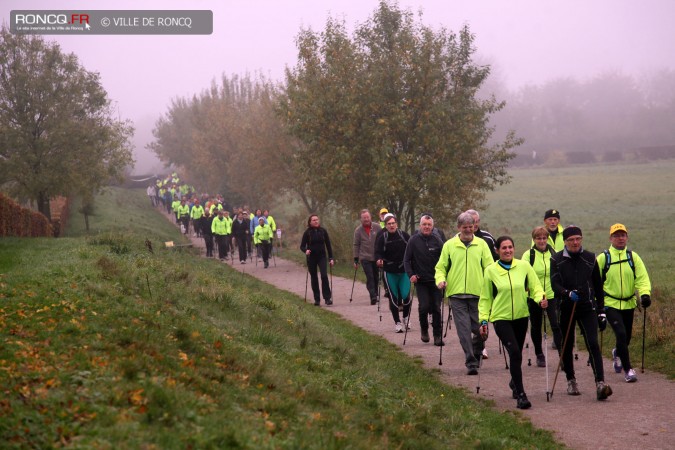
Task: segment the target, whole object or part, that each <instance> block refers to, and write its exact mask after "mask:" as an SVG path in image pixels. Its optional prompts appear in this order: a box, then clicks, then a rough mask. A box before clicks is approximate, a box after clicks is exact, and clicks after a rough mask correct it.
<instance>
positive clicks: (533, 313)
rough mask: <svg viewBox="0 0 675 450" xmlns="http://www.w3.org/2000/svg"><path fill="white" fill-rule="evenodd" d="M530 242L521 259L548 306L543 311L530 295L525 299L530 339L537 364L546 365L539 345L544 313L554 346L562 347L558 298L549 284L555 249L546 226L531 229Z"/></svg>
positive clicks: (539, 365)
mask: <svg viewBox="0 0 675 450" xmlns="http://www.w3.org/2000/svg"><path fill="white" fill-rule="evenodd" d="M532 242H534V244H533V245H532V247H531V248H529V249H528V250H525V253H523V257H522V258H521V259H522V260H523V261H527V262H529V263H530V265H531V266H532V268H533V269H534V272H535V273H536V274H537V278H539V283H540V284H541V287H542V289H543V290H544V293H545V294H546V298H547V299H548V302H549V306H550V307H549V308H546V311H545V312H544V311H543V310H542V309H541V308H540V307H539V305H538V304H537V303H536V302H535V301H534V300H532V297H531V296H530V297H529V298H528V299H527V306H528V307H529V309H530V339H532V344H533V345H534V352H535V354H536V355H537V366H538V367H546V358H544V351H543V349H542V346H541V326H542V323H543V322H544V313H545V314H546V315H547V316H548V321H549V322H550V323H551V332H552V333H553V342H554V344H555V347H554V348H562V332H561V331H560V320H558V300H557V299H556V298H555V297H554V296H553V287H552V286H551V256H553V254H554V253H555V252H556V251H555V249H554V248H553V247H552V246H551V244H550V243H549V232H548V230H547V229H546V227H535V228H534V230H532Z"/></svg>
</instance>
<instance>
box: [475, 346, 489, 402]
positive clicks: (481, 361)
mask: <svg viewBox="0 0 675 450" xmlns="http://www.w3.org/2000/svg"><path fill="white" fill-rule="evenodd" d="M481 339H483V348H485V341H487V335H485V338H483V336H482V335H481ZM481 369H483V352H482V351H481V352H480V356H479V357H478V384H477V385H476V394H480V373H481V372H482V370H481Z"/></svg>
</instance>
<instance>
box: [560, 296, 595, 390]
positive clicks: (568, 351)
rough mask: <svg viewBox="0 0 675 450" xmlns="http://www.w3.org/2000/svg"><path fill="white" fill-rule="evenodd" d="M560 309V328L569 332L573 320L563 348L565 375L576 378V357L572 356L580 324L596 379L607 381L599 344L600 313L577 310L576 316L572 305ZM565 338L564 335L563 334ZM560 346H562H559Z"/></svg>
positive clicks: (569, 378)
mask: <svg viewBox="0 0 675 450" xmlns="http://www.w3.org/2000/svg"><path fill="white" fill-rule="evenodd" d="M567 303H568V304H567V305H566V307H564V308H561V309H560V330H561V331H562V332H563V333H566V332H567V326H568V324H569V323H570V321H571V322H572V325H571V327H570V332H569V336H568V338H567V342H566V345H565V348H564V349H563V350H562V362H563V369H564V370H565V375H566V376H567V379H568V380H572V379H574V378H575V377H574V358H573V357H572V353H573V352H572V349H573V347H574V334H575V328H576V324H579V328H580V329H581V335H582V336H583V337H584V342H585V343H586V349H587V350H588V355H589V357H590V359H591V367H593V373H594V374H595V381H596V383H597V382H598V381H605V371H604V369H603V367H602V355H601V354H600V346H599V345H598V314H597V313H596V312H595V310H589V311H581V312H579V311H578V310H577V311H575V313H574V317H571V315H572V307H571V306H569V303H570V302H567ZM563 338H564V335H563ZM558 348H560V347H558Z"/></svg>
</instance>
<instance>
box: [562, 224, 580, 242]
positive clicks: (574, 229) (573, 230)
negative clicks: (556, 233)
mask: <svg viewBox="0 0 675 450" xmlns="http://www.w3.org/2000/svg"><path fill="white" fill-rule="evenodd" d="M570 236H581V228H579V227H578V226H576V225H570V226H569V227H567V228H565V229H564V230H563V240H565V241H566V240H567V238H569V237H570Z"/></svg>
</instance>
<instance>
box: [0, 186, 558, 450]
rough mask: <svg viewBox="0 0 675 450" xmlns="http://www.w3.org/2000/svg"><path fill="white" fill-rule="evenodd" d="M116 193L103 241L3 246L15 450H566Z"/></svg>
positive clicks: (0, 320)
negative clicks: (179, 244) (188, 244)
mask: <svg viewBox="0 0 675 450" xmlns="http://www.w3.org/2000/svg"><path fill="white" fill-rule="evenodd" d="M111 192H112V193H111V194H109V195H106V196H103V197H100V198H98V199H97V205H98V207H97V214H96V216H94V217H92V218H91V224H92V229H93V231H92V232H91V233H90V234H89V236H83V235H80V232H79V231H77V230H75V229H73V231H72V232H71V233H69V236H70V237H65V238H60V239H46V238H45V239H2V240H0V255H2V257H1V258H0V336H2V339H1V340H0V342H1V344H0V386H2V389H3V395H2V399H0V442H2V443H3V447H5V448H13V447H16V448H49V447H58V446H70V447H73V448H111V449H112V448H317V449H318V448H320V449H326V448H368V449H371V448H401V447H405V448H508V447H510V448H534V447H536V448H559V446H560V445H559V444H557V443H555V442H553V441H552V440H551V435H550V434H549V433H547V432H544V431H540V430H535V429H533V428H532V426H531V425H530V424H529V423H528V422H527V421H525V420H523V419H522V418H521V416H520V415H519V414H517V413H516V412H515V411H514V412H509V413H507V414H504V413H499V412H497V411H494V410H493V409H491V408H489V407H488V403H486V402H483V401H479V400H476V399H473V398H471V397H467V395H465V393H464V392H463V391H462V390H460V389H455V388H452V387H449V386H447V385H444V384H443V383H441V382H440V381H439V380H438V378H437V376H436V375H435V374H434V373H433V372H430V371H428V370H425V369H423V368H422V367H420V361H419V360H415V359H411V358H409V357H407V356H405V355H404V354H402V353H401V352H400V351H399V350H398V348H397V347H395V346H393V345H391V344H389V343H387V342H386V341H384V340H382V339H380V338H377V337H373V336H371V335H369V334H367V333H366V332H364V331H362V330H360V329H359V328H356V327H354V326H352V325H350V324H349V323H347V322H345V321H344V320H342V319H341V318H339V317H337V316H335V315H334V314H331V313H330V312H327V311H324V310H321V309H317V308H314V307H312V306H306V305H305V304H304V303H303V302H302V299H300V298H298V297H297V296H294V295H291V294H289V293H286V292H282V291H279V290H276V289H274V288H272V287H270V286H267V285H265V284H262V283H260V282H258V281H256V280H254V279H252V278H250V277H248V276H243V277H242V275H240V274H239V273H237V272H234V271H232V270H231V269H229V268H228V267H227V266H226V265H223V264H219V263H218V262H216V261H213V260H206V259H204V258H196V257H195V256H194V255H192V254H191V253H190V252H178V251H168V250H165V249H162V248H161V244H160V243H161V242H163V241H167V240H174V241H179V240H180V236H179V235H178V233H177V230H176V229H175V228H174V227H173V226H172V225H171V224H170V223H168V222H167V221H166V220H165V219H164V218H163V217H161V216H160V215H158V214H155V213H153V212H151V211H148V210H147V207H146V203H147V199H146V198H145V195H144V193H143V191H122V190H118V189H113V190H112V191H111ZM73 210H74V211H75V210H76V207H74V208H73ZM81 221H82V217H81V216H79V215H77V214H76V215H75V217H73V218H72V220H71V222H70V223H71V224H74V226H75V225H77V224H78V223H80V222H81ZM146 238H149V239H150V240H151V241H152V243H153V244H154V253H150V252H149V251H148V250H147V248H146V247H145V245H144V240H145V239H146Z"/></svg>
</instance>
